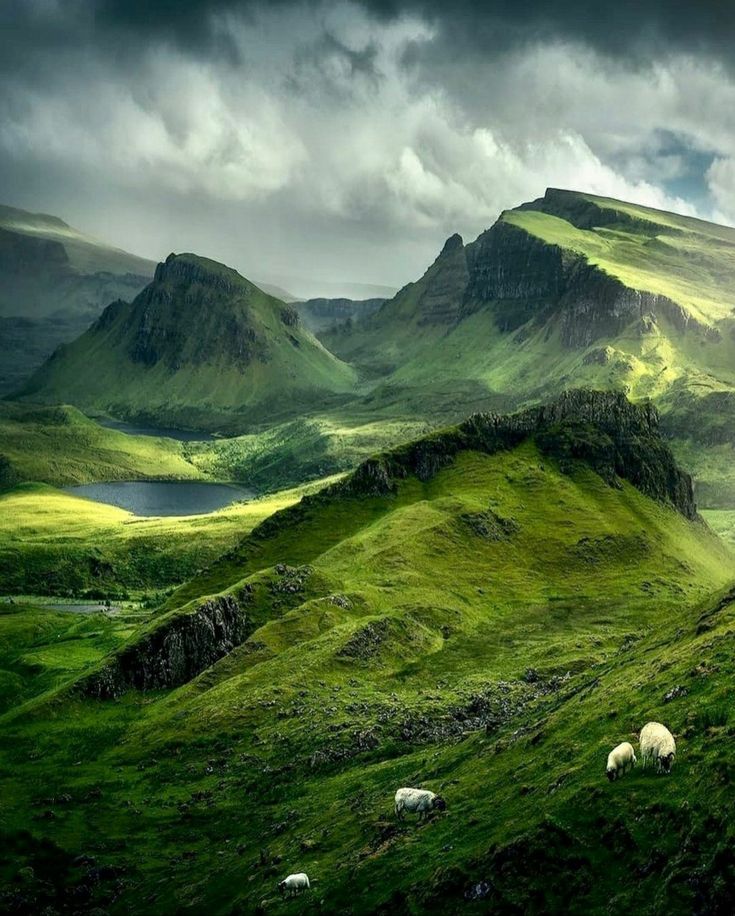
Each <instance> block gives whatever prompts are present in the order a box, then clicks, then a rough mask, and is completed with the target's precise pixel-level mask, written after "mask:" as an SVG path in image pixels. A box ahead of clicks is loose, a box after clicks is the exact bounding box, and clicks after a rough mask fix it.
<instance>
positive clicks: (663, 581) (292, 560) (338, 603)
mask: <svg viewBox="0 0 735 916" xmlns="http://www.w3.org/2000/svg"><path fill="white" fill-rule="evenodd" d="M488 513H491V514H492V517H493V518H495V519H503V520H505V524H502V525H501V524H497V525H496V527H494V528H491V529H490V533H489V535H488V534H483V533H482V531H483V530H487V529H482V528H481V527H478V526H477V525H476V524H475V523H474V522H473V520H475V519H476V518H477V517H478V515H481V516H483V517H485V516H486V515H488ZM279 564H287V566H286V567H284V566H282V565H279ZM731 567H732V555H731V554H730V553H729V552H728V551H727V549H726V548H725V547H724V546H723V545H722V544H721V543H720V542H719V541H718V540H717V539H716V538H715V537H714V535H712V533H711V532H710V531H709V530H708V529H707V528H706V527H705V526H704V525H703V524H702V523H701V522H689V521H687V520H686V519H684V518H683V517H682V516H680V515H678V514H677V513H676V512H674V511H673V510H672V509H670V508H667V507H666V506H664V505H661V504H658V503H655V502H652V501H651V500H649V499H648V498H646V497H644V496H642V495H641V494H640V493H639V492H638V491H637V490H635V489H634V488H633V487H631V486H630V485H629V484H627V483H623V484H622V485H621V487H620V488H619V489H618V488H614V487H610V486H608V485H607V484H605V483H604V482H603V481H602V479H601V478H600V477H598V476H597V475H596V474H595V473H594V472H592V471H591V470H589V469H587V468H585V467H584V466H578V467H577V468H576V470H575V471H574V472H573V473H571V474H569V473H561V471H560V470H559V468H558V467H557V466H556V464H555V462H554V460H553V459H549V458H548V457H542V456H541V455H540V454H539V453H538V451H537V450H536V448H535V446H534V445H533V444H532V443H526V444H525V445H523V446H521V447H519V448H517V449H515V450H514V451H512V452H503V453H498V454H495V455H480V454H477V453H472V452H465V453H462V454H460V456H459V457H458V458H457V460H456V461H455V462H454V463H453V464H452V465H451V466H450V467H447V468H445V469H444V470H441V471H439V472H438V473H437V474H436V475H435V476H433V477H432V478H431V479H430V480H428V481H426V482H421V481H419V480H417V479H416V478H413V477H408V478H406V479H404V480H403V481H401V482H400V484H399V487H398V490H397V492H396V494H395V495H394V496H392V497H387V498H386V497H365V498H361V499H360V498H352V499H345V498H344V497H341V496H339V497H323V498H321V499H318V500H316V501H313V502H312V503H310V504H309V505H308V506H306V507H303V508H302V509H301V510H299V513H298V514H296V515H294V514H291V515H289V516H285V517H281V520H280V521H279V517H276V519H275V521H273V522H270V523H268V525H267V526H266V529H264V531H263V532H262V533H261V534H260V536H257V537H254V538H251V539H249V540H247V541H246V542H244V543H243V545H242V547H241V548H240V549H239V550H238V551H236V552H235V553H233V554H232V555H231V556H230V557H229V558H225V559H224V560H223V561H222V562H221V563H219V564H215V565H213V566H212V568H211V571H210V572H209V573H208V574H207V575H204V576H202V577H200V578H199V579H198V580H195V581H194V582H193V583H192V585H191V586H189V587H187V588H185V589H181V590H180V591H179V592H178V593H176V594H175V595H174V596H173V598H172V600H171V603H170V606H172V607H173V606H177V605H181V604H182V603H183V602H185V601H187V600H189V598H190V597H191V596H192V594H207V593H211V592H213V591H220V590H223V589H225V590H230V591H233V592H234V593H235V594H238V595H246V596H249V597H247V598H243V599H242V600H247V601H249V602H250V605H249V606H250V609H251V612H252V613H253V614H255V615H256V617H257V619H258V622H259V626H258V629H257V630H256V631H255V632H254V633H253V634H252V636H251V637H250V639H249V640H247V642H246V643H245V644H244V645H243V646H241V647H239V648H237V649H235V650H234V651H233V652H232V653H230V655H229V656H227V657H226V658H224V659H223V660H222V661H220V662H219V663H218V664H216V665H215V666H213V667H212V668H211V669H209V670H207V671H205V672H204V673H203V674H202V675H201V676H200V677H199V678H197V679H195V680H194V681H192V682H190V683H189V684H186V685H184V686H183V687H180V688H177V689H175V690H172V691H161V692H158V693H153V694H147V695H141V694H137V693H134V692H133V693H130V694H128V695H126V696H125V697H124V698H123V699H122V700H120V701H118V702H99V701H91V700H83V699H81V698H80V697H79V696H76V695H73V694H68V693H65V694H61V695H58V697H56V698H51V697H48V698H42V699H40V700H38V699H36V700H31V701H29V702H28V703H26V704H25V705H20V706H16V707H15V709H14V710H12V711H11V712H10V713H8V714H6V716H5V718H4V719H3V720H2V729H1V730H0V773H1V774H2V779H3V782H4V784H5V786H6V791H5V792H4V795H3V802H2V808H1V809H0V817H1V819H2V820H1V823H2V828H3V830H4V832H5V845H4V849H5V852H4V856H3V865H2V868H3V875H4V877H5V880H6V881H7V882H8V886H9V887H11V888H14V889H15V891H16V892H17V893H18V894H23V893H26V894H29V893H30V894H35V895H36V899H38V900H39V901H40V902H44V901H45V899H46V898H47V896H48V890H44V885H43V884H40V883H38V881H39V880H40V881H50V882H51V884H52V885H53V886H55V887H56V888H58V891H59V893H60V894H62V897H61V898H60V899H72V897H73V895H74V894H80V893H82V892H81V891H79V890H78V888H79V887H80V885H84V884H87V885H89V886H90V890H89V893H90V895H91V896H90V898H89V901H90V905H91V904H96V905H100V906H103V907H104V908H106V909H108V910H110V911H112V912H124V911H130V910H131V909H132V910H136V911H138V912H158V913H166V912H174V911H182V910H190V911H202V910H204V909H206V910H208V911H210V912H215V913H220V912H221V913H251V912H255V911H257V910H258V908H259V907H260V908H261V909H265V910H266V911H267V912H274V913H281V912H283V913H290V912H293V913H295V912H316V911H317V910H318V909H321V911H326V912H335V913H339V912H345V913H346V912H352V913H355V914H358V913H373V912H378V911H380V908H381V907H382V908H383V910H382V911H383V912H404V913H420V912H426V911H428V910H431V911H433V912H440V913H455V912H457V910H458V909H459V908H461V909H462V910H465V909H466V910H467V912H470V913H471V912H483V911H486V909H487V906H488V905H489V903H488V900H484V901H482V900H481V901H478V902H477V903H472V902H465V900H464V895H465V893H466V892H467V891H468V890H470V889H471V888H472V887H474V886H476V885H477V884H478V883H480V882H482V881H488V882H490V885H491V889H490V893H491V895H492V896H491V898H490V903H492V904H493V906H494V907H495V909H497V911H499V912H511V911H513V909H512V908H513V907H516V908H517V909H519V910H520V911H522V912H529V913H535V912H538V913H541V912H561V911H562V910H563V911H564V912H571V913H579V914H582V913H586V914H590V913H598V912H599V913H602V912H606V908H607V906H608V904H609V901H610V900H611V899H613V898H615V899H616V902H617V904H619V905H626V906H629V905H632V903H633V897H634V895H635V900H636V901H637V902H636V907H637V909H638V910H639V911H641V912H642V913H650V914H653V913H663V912H668V913H691V912H692V907H693V895H694V894H696V893H698V892H699V890H698V888H699V885H693V884H692V883H691V882H689V883H687V880H685V879H689V878H691V876H692V874H699V873H700V872H699V871H696V869H700V868H701V869H703V870H704V871H703V872H702V874H705V875H706V874H707V872H706V869H707V868H711V869H713V872H712V874H713V875H714V876H715V877H713V879H712V881H704V883H703V884H702V888H701V892H702V893H704V894H708V895H709V897H707V898H706V900H705V902H706V903H707V905H710V904H712V901H713V900H714V903H715V904H716V903H717V900H716V899H715V897H716V895H717V894H718V893H720V894H721V893H724V891H722V890H721V885H720V884H718V881H719V879H720V876H726V875H727V874H728V873H727V871H726V869H727V867H728V866H727V865H726V864H722V865H714V864H712V865H710V864H708V863H711V862H715V861H717V859H716V857H717V856H720V857H721V856H722V854H723V851H724V850H725V849H726V848H727V844H728V843H730V842H731V841H732V835H731V834H732V828H731V826H730V825H729V821H728V819H727V810H728V797H729V795H728V793H729V789H728V780H729V773H730V771H731V767H732V765H731V763H730V762H729V757H728V756H727V754H726V753H725V749H726V747H727V746H728V742H729V740H730V739H729V737H728V734H727V725H724V724H723V725H718V724H717V723H718V722H719V721H720V719H721V716H720V714H719V713H718V712H717V710H719V709H720V708H721V707H722V705H723V704H724V703H725V702H726V697H727V695H728V692H729V690H730V687H731V684H732V679H733V677H734V676H735V665H734V663H733V660H732V653H731V651H730V649H731V638H732V632H733V626H734V625H735V616H734V612H733V606H732V604H731V603H730V599H724V600H723V601H721V602H720V603H719V604H713V603H712V601H711V600H710V599H709V598H708V595H709V594H710V593H711V592H712V591H714V590H716V589H717V588H722V586H724V584H725V583H726V582H727V581H728V579H729V577H730V576H731ZM293 568H298V569H300V572H299V573H298V574H297V575H294V573H293V571H292V570H293ZM294 582H296V583H297V584H296V585H295V586H294V588H293V589H292V587H291V586H292V585H293V583H294ZM529 669H532V670H531V671H529ZM678 684H682V685H685V686H686V687H687V690H688V693H687V694H686V695H685V696H683V697H680V698H678V699H675V700H674V701H672V702H671V703H666V702H665V701H664V695H665V694H666V693H667V691H668V690H669V689H670V688H671V687H673V686H675V685H678ZM708 716H709V718H707V717H708ZM650 718H654V719H660V720H662V721H665V722H667V723H668V724H669V725H670V726H671V727H672V729H673V730H674V731H675V733H676V734H677V736H678V741H679V747H680V754H679V760H678V762H677V764H676V767H675V770H674V775H673V776H672V777H670V778H668V779H663V778H658V779H657V778H656V777H655V776H653V775H652V774H651V773H650V772H649V773H647V774H644V773H642V772H641V771H640V770H638V771H636V772H634V774H633V775H631V776H629V777H627V778H626V779H625V780H621V781H620V782H618V783H614V784H608V783H607V782H606V780H605V779H604V761H605V758H606V754H607V752H608V750H609V749H610V747H611V746H612V745H613V744H614V743H617V742H618V741H620V740H623V739H624V738H627V737H628V736H630V735H631V733H632V732H634V731H636V730H637V729H639V728H640V727H641V726H642V724H643V723H644V722H645V721H647V720H648V719H650ZM705 721H706V722H707V724H706V726H705V725H704V724H703V723H704V722H705ZM74 764H76V765H74ZM411 784H413V785H425V786H427V787H428V788H432V789H434V790H435V791H441V792H442V794H443V795H444V796H445V797H446V798H447V800H448V804H449V807H448V811H447V813H446V814H445V815H442V816H440V817H436V818H434V819H432V820H431V821H430V822H429V824H428V825H426V826H425V827H416V825H414V824H412V823H409V824H404V825H396V824H395V822H394V819H393V817H392V814H391V804H392V801H391V800H392V795H393V793H394V792H395V789H396V787H398V786H399V785H411ZM49 798H52V799H58V798H63V799H64V800H63V801H60V802H59V801H56V802H54V801H48V800H47V799H49ZM685 801H686V806H685V805H683V803H684V802H685ZM45 811H52V812H53V815H46V814H45V813H44V812H45ZM34 817H35V818H36V819H34ZM715 823H716V824H717V829H708V827H707V825H708V824H710V825H714V824H715ZM23 830H30V838H29V837H28V836H26V835H25V834H24V833H23ZM607 838H609V839H607ZM623 850H625V854H622V851H623ZM52 853H53V855H52ZM80 853H83V854H85V855H87V856H93V857H94V858H95V859H96V860H97V862H98V863H99V864H104V865H106V866H111V867H112V870H111V871H108V874H109V875H111V876H114V877H110V878H103V879H102V880H100V881H98V882H96V883H94V884H93V885H92V884H90V881H89V879H87V878H85V871H88V870H89V866H86V865H81V866H79V865H74V864H73V857H74V856H76V855H78V854H80ZM712 857H715V858H712ZM50 860H52V861H53V865H49V861H50ZM692 863H694V864H692ZM28 866H30V867H32V868H34V875H35V876H37V879H36V883H35V884H34V883H33V882H31V884H30V886H29V887H28V886H26V885H23V884H22V883H21V882H22V878H20V877H19V876H20V874H21V871H22V869H23V868H25V867H28ZM115 869H117V870H118V871H115ZM302 869H303V870H305V871H307V873H308V874H309V875H310V877H311V878H312V880H313V884H314V890H313V892H312V894H311V896H309V897H308V898H301V899H299V900H296V901H293V902H288V901H285V902H284V901H280V900H279V899H278V897H277V895H276V894H275V884H276V881H277V880H278V879H279V878H280V877H282V876H283V875H285V874H287V873H288V872H291V871H300V870H302ZM634 876H635V881H634V880H633V878H634ZM116 882H119V883H116ZM560 888H564V891H563V893H562V891H561V890H560ZM570 888H572V889H573V893H571V894H570V893H569V890H570ZM44 894H45V895H46V897H44ZM64 895H70V896H64ZM713 895H715V897H713ZM562 898H563V900H562ZM641 901H644V902H643V903H641ZM713 905H714V904H713ZM705 911H707V910H705ZM709 911H716V910H712V909H711V910H709Z"/></svg>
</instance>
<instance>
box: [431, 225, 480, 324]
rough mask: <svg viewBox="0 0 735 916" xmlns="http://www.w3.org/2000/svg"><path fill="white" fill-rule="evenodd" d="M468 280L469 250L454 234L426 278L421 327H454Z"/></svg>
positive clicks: (458, 236) (459, 236)
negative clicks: (452, 325)
mask: <svg viewBox="0 0 735 916" xmlns="http://www.w3.org/2000/svg"><path fill="white" fill-rule="evenodd" d="M468 280H469V271H468V267H467V249H466V248H465V246H464V243H463V242H462V236H461V235H452V236H450V238H448V239H447V241H446V242H445V243H444V247H443V248H442V250H441V252H440V253H439V257H438V258H437V259H436V261H434V263H433V265H432V266H431V267H430V268H429V271H428V273H427V275H426V286H425V289H424V291H423V293H422V294H421V296H420V297H419V302H418V308H419V316H420V317H419V325H445V326H447V325H451V324H453V323H454V322H455V321H456V320H457V318H458V317H459V315H460V310H461V304H462V297H463V295H464V291H465V289H466V288H467V282H468Z"/></svg>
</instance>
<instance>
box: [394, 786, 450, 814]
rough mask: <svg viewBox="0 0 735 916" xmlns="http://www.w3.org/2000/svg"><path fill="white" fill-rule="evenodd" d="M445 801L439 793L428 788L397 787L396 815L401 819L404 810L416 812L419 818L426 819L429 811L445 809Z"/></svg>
mask: <svg viewBox="0 0 735 916" xmlns="http://www.w3.org/2000/svg"><path fill="white" fill-rule="evenodd" d="M446 807H447V803H446V802H445V801H444V799H443V798H442V797H441V796H440V795H435V794H434V793H433V792H429V790H428V789H399V790H398V791H397V792H396V801H395V812H396V817H398V818H399V819H401V820H402V819H403V814H404V812H405V811H409V812H410V813H411V814H418V816H419V820H426V819H427V818H428V816H429V812H431V811H435V810H436V811H445V810H446Z"/></svg>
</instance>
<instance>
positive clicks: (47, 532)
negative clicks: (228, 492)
mask: <svg viewBox="0 0 735 916" xmlns="http://www.w3.org/2000/svg"><path fill="white" fill-rule="evenodd" d="M308 491H309V487H308V486H303V487H300V488H296V489H292V490H283V491H280V492H278V493H274V494H272V495H270V496H265V497H262V498H259V499H254V500H252V501H249V502H242V503H235V504H233V505H231V506H228V507H226V508H225V509H221V510H219V511H218V512H212V513H209V514H207V515H195V516H183V517H165V518H155V517H154V518H141V517H138V516H135V515H132V514H131V513H129V512H127V511H125V510H124V509H119V508H117V507H116V506H109V505H106V504H105V503H98V502H93V501H92V500H88V499H83V498H80V497H77V496H73V495H71V494H69V493H64V492H61V491H59V490H56V489H54V488H53V487H49V486H46V485H42V484H22V485H20V486H18V487H16V488H14V489H13V490H10V491H8V492H6V493H4V494H0V592H2V593H3V594H51V595H83V594H84V593H85V592H91V593H94V594H95V595H97V594H109V595H119V594H121V593H130V594H134V595H141V594H144V593H148V594H152V593H155V592H157V591H159V590H163V589H167V588H170V587H172V586H174V585H178V584H179V583H181V582H182V581H184V580H185V579H187V578H189V577H191V576H193V575H194V574H195V573H196V572H198V571H199V570H200V569H202V567H204V566H206V565H207V564H208V563H211V562H212V561H213V560H215V559H216V558H217V557H218V556H219V555H220V554H221V553H223V552H225V551H227V550H230V549H231V548H232V547H233V546H234V545H235V544H237V543H238V542H239V541H240V540H241V539H242V538H243V537H245V536H246V535H247V534H248V533H249V532H250V530H251V529H252V528H253V527H255V525H257V524H259V523H260V522H261V521H263V519H265V518H267V517H268V516H269V515H270V514H272V513H273V512H275V511H278V510H279V509H282V508H284V507H286V506H289V505H291V504H292V503H294V502H295V501H297V500H298V499H299V498H300V497H301V496H302V495H303V494H304V493H306V492H308Z"/></svg>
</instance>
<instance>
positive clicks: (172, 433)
mask: <svg viewBox="0 0 735 916" xmlns="http://www.w3.org/2000/svg"><path fill="white" fill-rule="evenodd" d="M95 422H96V423H99V425H100V426H106V427H107V428H108V429H116V430H117V431H118V432H121V433H127V434H128V435H129V436H165V437H166V438H167V439H178V440H179V442H211V441H212V439H213V438H214V437H213V436H210V435H209V433H198V432H195V431H194V430H191V429H171V428H170V427H161V428H158V427H156V426H135V425H134V424H132V423H123V421H122V420H104V419H97V420H95Z"/></svg>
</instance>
